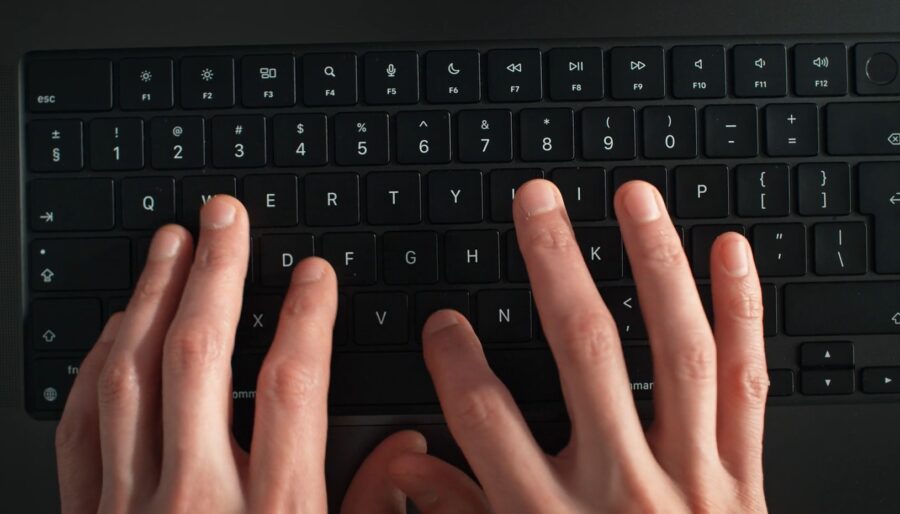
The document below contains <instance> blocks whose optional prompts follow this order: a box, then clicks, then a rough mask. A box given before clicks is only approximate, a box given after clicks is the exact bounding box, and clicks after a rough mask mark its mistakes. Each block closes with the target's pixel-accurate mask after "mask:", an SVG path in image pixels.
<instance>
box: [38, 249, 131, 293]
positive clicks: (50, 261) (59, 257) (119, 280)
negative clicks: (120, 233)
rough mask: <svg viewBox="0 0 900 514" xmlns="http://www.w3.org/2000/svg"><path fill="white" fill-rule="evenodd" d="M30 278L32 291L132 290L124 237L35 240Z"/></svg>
mask: <svg viewBox="0 0 900 514" xmlns="http://www.w3.org/2000/svg"><path fill="white" fill-rule="evenodd" d="M29 264H30V266H29V276H30V280H31V287H32V289H34V290H35V291H93V290H110V289H128V288H129V287H131V242H130V241H129V240H128V239H127V238H104V239H37V240H35V241H32V242H31V259H30V263H29Z"/></svg>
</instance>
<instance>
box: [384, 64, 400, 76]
mask: <svg viewBox="0 0 900 514" xmlns="http://www.w3.org/2000/svg"><path fill="white" fill-rule="evenodd" d="M384 71H385V73H387V76H388V78H394V75H396V74H397V67H396V66H394V64H393V63H391V64H388V65H387V68H385V69H384Z"/></svg>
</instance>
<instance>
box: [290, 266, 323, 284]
mask: <svg viewBox="0 0 900 514" xmlns="http://www.w3.org/2000/svg"><path fill="white" fill-rule="evenodd" d="M323 276H325V265H324V264H322V263H321V262H319V261H310V262H304V263H301V264H300V266H297V269H296V270H294V274H293V277H292V280H291V281H292V282H293V283H295V284H311V283H313V282H318V281H319V280H321V279H322V277H323Z"/></svg>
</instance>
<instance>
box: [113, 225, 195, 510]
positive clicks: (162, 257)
mask: <svg viewBox="0 0 900 514" xmlns="http://www.w3.org/2000/svg"><path fill="white" fill-rule="evenodd" d="M190 238H191V236H190V234H188V233H187V231H186V230H185V229H183V228H181V227H178V226H174V225H172V226H166V227H163V228H161V229H160V230H159V231H157V233H156V235H155V236H154V238H153V242H152V243H151V245H150V250H149V252H148V254H147V263H146V265H145V267H144V271H143V273H141V278H140V280H138V283H137V286H136V287H135V290H134V293H133V294H132V296H131V300H130V301H129V302H128V308H127V309H126V310H125V313H124V315H123V316H122V325H121V328H120V329H119V333H118V336H117V337H116V342H115V344H114V345H113V346H112V348H111V349H110V352H109V357H108V358H107V359H106V364H105V366H104V367H103V371H102V372H101V374H100V382H99V390H98V398H99V405H100V439H101V441H102V454H103V476H104V480H103V483H104V487H105V488H106V491H105V492H104V494H105V495H107V496H109V495H112V496H114V497H116V498H118V500H115V501H124V500H125V499H127V498H129V497H131V496H142V495H144V494H149V493H150V492H151V491H152V489H153V488H155V486H156V480H157V478H158V476H159V462H158V461H159V454H160V451H159V450H160V448H159V444H160V437H161V433H160V432H161V430H162V427H161V419H160V415H161V412H160V406H159V400H160V391H159V389H160V359H161V353H162V342H163V338H164V337H165V334H166V330H168V327H169V323H170V322H171V321H172V316H173V315H174V313H175V308H176V307H177V305H178V297H179V296H180V295H181V290H182V288H183V287H184V280H185V277H186V276H187V270H188V267H189V265H190V258H191V252H190V246H191V243H190ZM133 488H136V490H134V489H133ZM113 491H115V493H114V494H113ZM106 501H108V502H109V501H112V502H113V503H115V501H113V499H112V498H106Z"/></svg>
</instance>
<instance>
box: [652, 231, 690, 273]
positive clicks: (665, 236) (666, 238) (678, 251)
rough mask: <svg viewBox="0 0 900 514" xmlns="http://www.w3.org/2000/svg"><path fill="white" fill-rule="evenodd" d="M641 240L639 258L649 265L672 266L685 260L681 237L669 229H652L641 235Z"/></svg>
mask: <svg viewBox="0 0 900 514" xmlns="http://www.w3.org/2000/svg"><path fill="white" fill-rule="evenodd" d="M641 241H642V245H641V258H642V259H643V260H644V261H646V262H647V263H648V264H650V265H653V266H663V267H673V266H677V265H681V264H682V263H684V264H686V262H687V258H686V257H685V255H684V249H683V248H682V246H681V239H679V238H678V236H677V235H675V233H674V232H672V231H671V230H667V229H665V228H659V229H656V230H652V231H650V232H648V233H647V234H645V235H643V236H642V237H641Z"/></svg>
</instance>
